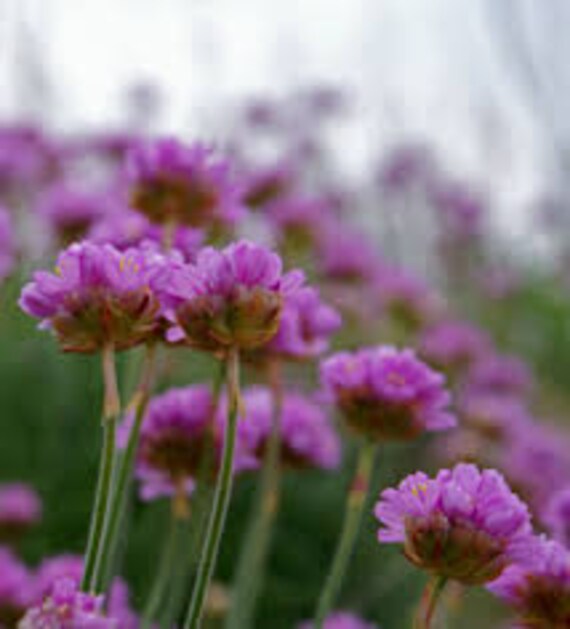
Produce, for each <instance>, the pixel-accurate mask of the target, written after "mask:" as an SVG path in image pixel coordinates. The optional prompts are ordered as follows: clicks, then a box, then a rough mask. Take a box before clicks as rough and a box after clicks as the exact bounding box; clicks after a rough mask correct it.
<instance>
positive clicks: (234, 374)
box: [182, 348, 239, 629]
mask: <svg viewBox="0 0 570 629" xmlns="http://www.w3.org/2000/svg"><path fill="white" fill-rule="evenodd" d="M227 361H228V362H227V383H228V423H227V426H226V431H225V439H224V451H223V455H222V465H221V468H220V472H219V475H218V480H217V484H216V491H215V494H214V502H213V505H212V511H211V513H210V518H209V521H208V527H207V530H206V538H205V540H204V546H203V551H202V556H201V558H200V566H199V568H198V574H197V575H196V582H195V584H194V591H193V593H192V599H191V602H190V605H189V607H188V612H187V615H186V619H185V621H184V623H183V625H182V627H183V629H197V628H198V627H200V626H201V619H202V614H203V610H204V603H205V601H206V595H207V593H208V588H209V585H210V581H211V579H212V574H213V572H214V567H215V564H216V559H217V556H218V548H219V545H220V540H221V537H222V533H223V529H224V524H225V520H226V514H227V511H228V506H229V502H230V497H231V493H232V485H233V461H234V451H235V442H236V433H237V418H238V408H239V353H238V350H237V349H236V348H232V349H231V350H230V352H229V354H228V357H227Z"/></svg>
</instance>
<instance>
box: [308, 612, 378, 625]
mask: <svg viewBox="0 0 570 629" xmlns="http://www.w3.org/2000/svg"><path fill="white" fill-rule="evenodd" d="M313 627H314V624H313V623H312V622H311V621H310V620H308V621H307V622H303V623H301V624H300V625H299V626H298V627H297V629H313ZM323 629H378V625H375V624H373V623H370V622H366V621H365V620H363V619H362V618H360V617H359V616H356V615H355V614H351V613H350V612H345V611H339V612H334V613H333V614H331V615H330V616H328V617H327V618H326V619H325V622H324V624H323Z"/></svg>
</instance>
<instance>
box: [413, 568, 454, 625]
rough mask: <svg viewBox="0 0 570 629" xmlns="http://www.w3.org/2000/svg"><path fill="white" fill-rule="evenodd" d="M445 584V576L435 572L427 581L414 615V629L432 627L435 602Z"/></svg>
mask: <svg viewBox="0 0 570 629" xmlns="http://www.w3.org/2000/svg"><path fill="white" fill-rule="evenodd" d="M446 584H447V578H446V577H444V576H441V575H437V574H436V575H434V576H433V577H432V578H431V579H430V580H429V581H428V582H427V584H426V587H425V589H424V592H423V594H422V598H421V600H420V605H419V608H418V613H417V615H416V621H415V629H431V628H432V622H433V619H434V616H435V610H436V608H437V603H438V601H439V598H440V596H441V593H442V592H443V590H444V588H445V586H446Z"/></svg>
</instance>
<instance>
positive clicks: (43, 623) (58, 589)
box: [18, 579, 121, 629]
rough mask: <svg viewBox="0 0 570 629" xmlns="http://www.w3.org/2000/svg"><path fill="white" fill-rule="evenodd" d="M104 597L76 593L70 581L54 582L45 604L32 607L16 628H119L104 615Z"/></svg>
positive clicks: (116, 621) (74, 585) (76, 590)
mask: <svg viewBox="0 0 570 629" xmlns="http://www.w3.org/2000/svg"><path fill="white" fill-rule="evenodd" d="M103 603H104V601H103V597H102V596H95V595H93V594H85V593H84V592H79V591H78V589H77V584H76V583H75V582H74V581H73V580H71V579H60V580H58V581H56V582H55V583H54V585H53V587H52V589H51V591H50V593H49V595H48V596H46V598H45V599H44V601H43V602H42V603H41V604H39V605H37V606H35V607H31V608H30V609H29V610H28V611H27V612H26V614H25V616H24V617H23V618H22V620H21V621H20V623H19V624H18V628H19V629H121V628H120V625H119V621H118V620H116V619H114V618H111V617H107V616H105V615H104V606H103Z"/></svg>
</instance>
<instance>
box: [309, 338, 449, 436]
mask: <svg viewBox="0 0 570 629" xmlns="http://www.w3.org/2000/svg"><path fill="white" fill-rule="evenodd" d="M321 380H322V382H323V384H324V386H325V388H326V389H327V390H328V391H329V392H330V393H331V394H332V397H333V399H334V401H335V403H336V405H337V406H338V407H339V409H340V411H341V413H342V415H343V417H344V419H345V420H346V422H347V423H348V425H349V426H350V427H351V428H352V429H353V430H354V431H356V432H358V433H363V434H365V435H367V436H369V437H371V438H373V439H376V440H394V439H395V440H409V439H414V438H415V437H417V436H419V435H420V434H421V433H423V432H424V431H440V430H447V429H448V428H452V427H453V426H455V424H456V420H455V418H454V417H453V415H452V414H451V413H450V412H449V410H448V407H449V404H450V395H449V393H448V392H447V390H446V389H445V387H444V377H443V376H442V375H441V374H439V373H437V372H435V371H433V370H432V369H430V368H429V367H428V366H427V365H426V364H425V363H423V362H422V361H421V360H419V359H418V358H417V357H416V355H415V354H414V352H413V351H412V350H409V349H404V350H397V349H395V348H394V347H390V346H383V347H376V348H365V349H361V350H359V351H357V352H354V353H350V352H340V353H338V354H334V355H333V356H331V357H330V358H328V359H326V360H325V361H324V362H323V363H322V365H321Z"/></svg>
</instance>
